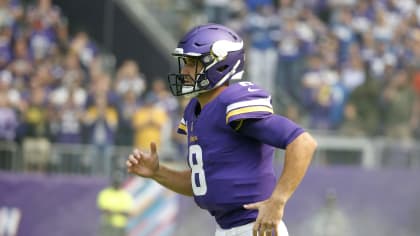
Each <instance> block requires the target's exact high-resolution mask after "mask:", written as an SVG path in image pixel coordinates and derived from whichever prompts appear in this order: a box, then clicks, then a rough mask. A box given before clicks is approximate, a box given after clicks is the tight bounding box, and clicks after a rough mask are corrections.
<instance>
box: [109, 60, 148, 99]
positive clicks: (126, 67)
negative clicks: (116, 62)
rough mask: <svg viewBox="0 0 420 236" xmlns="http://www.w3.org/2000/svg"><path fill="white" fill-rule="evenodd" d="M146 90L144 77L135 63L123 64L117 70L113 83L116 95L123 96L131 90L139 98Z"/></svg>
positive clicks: (128, 61)
mask: <svg viewBox="0 0 420 236" xmlns="http://www.w3.org/2000/svg"><path fill="white" fill-rule="evenodd" d="M145 89H146V83H145V78H144V75H142V74H141V73H140V69H139V67H138V65H137V63H136V62H135V61H133V60H127V61H125V62H123V64H122V65H121V67H120V68H119V69H118V72H117V78H116V82H115V90H116V92H117V93H118V94H120V95H121V94H124V93H126V92H127V91H128V90H133V92H134V94H135V95H136V96H141V95H142V94H143V92H144V90H145Z"/></svg>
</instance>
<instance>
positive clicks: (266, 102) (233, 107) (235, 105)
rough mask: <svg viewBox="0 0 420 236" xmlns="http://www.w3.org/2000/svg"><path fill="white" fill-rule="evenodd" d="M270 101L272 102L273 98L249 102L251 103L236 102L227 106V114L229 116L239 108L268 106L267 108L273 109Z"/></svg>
mask: <svg viewBox="0 0 420 236" xmlns="http://www.w3.org/2000/svg"><path fill="white" fill-rule="evenodd" d="M270 100H271V97H267V98H260V99H254V100H249V101H240V102H235V103H232V104H230V105H229V106H227V108H226V114H228V113H229V112H231V111H232V110H236V109H238V108H243V107H249V106H266V107H269V108H272V106H271V102H270Z"/></svg>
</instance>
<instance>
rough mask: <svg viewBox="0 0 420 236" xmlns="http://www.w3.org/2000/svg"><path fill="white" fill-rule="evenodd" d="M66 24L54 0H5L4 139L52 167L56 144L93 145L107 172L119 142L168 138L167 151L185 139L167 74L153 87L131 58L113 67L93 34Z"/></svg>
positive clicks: (0, 19) (1, 1)
mask: <svg viewBox="0 0 420 236" xmlns="http://www.w3.org/2000/svg"><path fill="white" fill-rule="evenodd" d="M68 24H69V22H68V20H67V19H66V17H65V16H64V15H63V14H62V12H61V11H60V8H59V7H58V6H55V5H53V4H52V1H51V0H36V1H29V2H25V3H24V2H20V1H19V0H0V141H16V142H18V143H19V144H21V146H22V152H23V158H24V162H25V166H26V167H27V168H32V169H33V168H36V169H44V168H46V166H45V165H46V164H47V163H48V162H49V161H50V160H48V159H49V158H50V153H49V152H50V150H51V144H52V143H65V144H93V145H92V146H94V147H95V148H94V149H93V150H92V152H91V153H94V154H95V156H98V157H100V158H99V159H98V160H96V161H100V162H101V163H103V165H100V164H99V165H95V166H100V167H101V168H102V170H98V171H106V172H109V171H110V166H109V165H107V164H106V163H107V162H109V159H110V158H111V155H112V152H113V150H112V149H113V146H114V145H121V146H129V147H132V146H136V147H138V148H142V149H149V142H150V141H152V140H153V141H156V142H157V145H160V144H161V143H170V144H171V145H165V146H169V147H166V148H165V147H162V155H165V154H166V153H167V154H168V155H169V153H170V152H173V151H176V150H177V148H178V146H179V145H183V143H184V141H182V140H181V139H180V138H178V137H176V136H173V134H174V133H175V132H173V130H175V129H174V128H173V123H174V121H172V120H173V118H174V117H179V115H178V112H179V111H178V109H179V105H178V104H179V102H180V101H178V100H177V99H175V98H174V97H173V96H172V95H170V92H169V91H168V89H167V85H166V80H162V79H160V78H153V82H152V83H151V84H150V88H149V87H148V83H147V80H146V78H145V76H144V74H142V71H141V69H140V68H139V66H138V63H137V62H136V61H133V60H129V59H127V60H126V61H124V62H122V63H121V65H120V66H119V67H118V68H115V69H114V71H112V70H110V68H108V67H107V66H106V63H104V59H103V57H102V54H101V50H100V47H99V46H98V45H97V44H96V43H95V42H94V40H92V39H91V38H90V37H89V35H88V33H87V32H83V31H80V32H77V33H75V34H74V35H70V34H69V28H68ZM181 104H182V103H181ZM171 140H173V142H171ZM177 142H180V143H179V144H177ZM173 155H176V154H173ZM91 164H92V163H91ZM92 166H94V165H92ZM26 167H25V168H26Z"/></svg>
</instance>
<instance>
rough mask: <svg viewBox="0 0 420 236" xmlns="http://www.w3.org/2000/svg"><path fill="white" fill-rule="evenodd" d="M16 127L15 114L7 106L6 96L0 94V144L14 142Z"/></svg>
mask: <svg viewBox="0 0 420 236" xmlns="http://www.w3.org/2000/svg"><path fill="white" fill-rule="evenodd" d="M17 126H18V120H17V115H16V112H15V111H14V110H13V108H12V107H11V106H10V105H9V102H8V98H7V95H6V94H5V93H0V142H1V141H14V140H15V138H16V129H17Z"/></svg>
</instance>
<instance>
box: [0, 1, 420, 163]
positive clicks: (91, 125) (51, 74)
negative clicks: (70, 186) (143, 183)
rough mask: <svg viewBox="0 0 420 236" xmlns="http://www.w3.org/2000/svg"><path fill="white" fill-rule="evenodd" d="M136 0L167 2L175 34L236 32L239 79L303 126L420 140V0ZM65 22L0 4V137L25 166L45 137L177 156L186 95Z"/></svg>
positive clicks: (38, 7) (53, 12)
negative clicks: (242, 72) (211, 28)
mask: <svg viewBox="0 0 420 236" xmlns="http://www.w3.org/2000/svg"><path fill="white" fill-rule="evenodd" d="M146 2H148V3H149V4H153V5H154V7H155V8H156V7H160V8H167V9H171V11H173V10H172V8H171V7H168V5H170V4H175V5H177V6H178V8H175V9H178V10H179V9H181V10H182V11H181V10H180V11H181V12H182V15H183V16H184V18H182V19H181V20H180V21H179V22H180V23H179V25H178V26H179V28H177V32H178V33H179V34H182V33H183V32H185V31H187V30H188V28H189V27H191V26H192V25H194V24H197V22H198V21H202V22H216V23H222V24H226V25H228V26H230V27H231V28H233V29H235V30H236V31H237V32H238V33H240V34H241V35H242V36H243V38H244V39H245V43H246V50H247V64H248V65H247V70H246V77H247V79H248V80H250V81H254V82H255V83H257V84H259V85H261V86H262V87H264V88H266V89H267V90H269V91H270V92H271V93H272V95H273V97H272V99H273V104H274V105H275V107H276V109H277V112H278V113H280V114H283V115H285V116H287V117H289V118H291V119H293V120H295V121H297V122H299V123H301V124H303V125H304V126H305V127H307V128H309V129H312V130H318V131H322V132H333V133H338V134H343V135H352V136H386V137H391V138H397V139H407V140H412V139H414V138H419V137H420V125H419V122H420V121H419V119H420V99H419V97H420V0H363V1H362V0H278V1H275V0H247V1H242V0H229V1H228V0H217V1H216V0H177V1H165V0H160V1H146ZM185 9H189V12H190V13H191V12H193V13H194V14H187V11H186V10H185ZM188 19H189V20H188ZM68 24H69V22H68V20H67V18H66V17H65V16H64V15H63V14H62V12H61V11H60V9H59V7H57V6H55V5H53V4H52V1H51V0H36V1H35V0H34V1H25V2H21V1H19V0H0V140H2V141H17V142H18V143H19V144H21V145H22V147H23V149H22V150H23V156H24V158H25V156H26V157H27V158H25V160H29V165H31V164H39V163H45V161H46V159H47V158H48V156H49V155H48V154H49V153H48V151H49V150H50V146H51V143H67V144H93V146H94V147H95V149H94V150H93V152H94V153H96V155H97V156H102V157H105V158H101V160H105V161H106V160H107V158H106V157H109V156H110V155H111V154H112V152H113V150H112V149H113V147H114V145H121V146H129V147H132V146H136V147H138V148H141V149H148V148H149V147H148V145H149V142H150V141H151V140H155V141H157V144H158V146H159V145H161V144H164V145H162V146H161V147H160V150H162V151H161V152H162V156H164V157H168V158H169V157H171V156H182V155H184V154H185V153H184V152H185V151H184V150H185V149H184V148H183V147H184V145H185V140H184V138H183V137H180V136H177V135H176V134H175V128H176V126H177V125H178V124H177V123H178V121H179V120H178V119H179V117H180V116H181V113H180V112H182V110H183V109H182V108H183V107H184V106H185V102H186V101H185V100H183V99H177V98H174V97H173V96H172V95H171V94H170V92H168V88H167V84H166V79H164V78H146V77H145V75H144V74H143V73H142V71H141V68H140V67H139V65H138V63H137V62H136V61H133V60H129V59H127V60H126V61H124V62H123V63H121V65H119V66H118V67H117V68H115V69H114V70H110V68H107V66H106V65H105V64H106V63H104V59H103V57H102V54H101V50H100V47H99V46H98V45H97V44H95V42H94V40H92V39H91V38H90V37H89V34H88V33H87V32H83V31H80V32H77V33H75V34H73V35H70V34H69V29H68ZM35 152H37V154H36V155H34V153H35ZM29 157H30V158H29ZM104 168H105V169H106V170H107V171H109V167H106V166H105V167H104Z"/></svg>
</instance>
